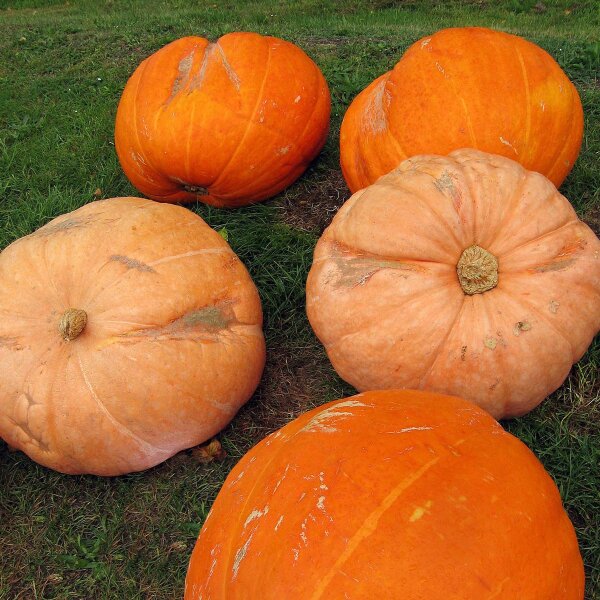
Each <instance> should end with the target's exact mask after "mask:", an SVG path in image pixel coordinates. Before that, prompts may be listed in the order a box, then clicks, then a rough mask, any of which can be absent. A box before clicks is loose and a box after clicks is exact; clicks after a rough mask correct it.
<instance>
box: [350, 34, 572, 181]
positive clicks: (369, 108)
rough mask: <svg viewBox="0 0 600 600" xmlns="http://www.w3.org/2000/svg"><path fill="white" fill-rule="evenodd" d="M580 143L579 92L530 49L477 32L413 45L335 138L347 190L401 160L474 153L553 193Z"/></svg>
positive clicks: (356, 104)
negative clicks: (550, 186) (521, 170)
mask: <svg viewBox="0 0 600 600" xmlns="http://www.w3.org/2000/svg"><path fill="white" fill-rule="evenodd" d="M582 138H583V109H582V106H581V101H580V99H579V95H578V93H577V90H576V89H575V87H574V86H573V84H572V83H571V82H570V81H569V79H568V77H567V76H566V75H565V73H564V72H563V71H562V70H561V68H560V67H559V65H558V64H557V63H556V61H555V60H554V59H553V58H552V57H551V56H550V55H549V54H548V53H547V52H545V51H544V50H542V49H541V48H539V47H538V46H536V45H535V44H533V43H531V42H528V41H527V40H524V39H523V38H520V37H518V36H515V35H510V34H507V33H503V32H501V31H493V30H491V29H486V28H482V27H460V28H450V29H443V30H441V31H438V32H437V33H435V34H433V35H432V36H429V37H426V38H423V39H421V40H419V41H417V42H416V43H415V44H413V45H412V46H411V47H410V48H409V49H408V50H407V51H406V53H405V54H404V56H403V57H402V58H401V59H400V61H399V62H398V63H397V64H396V65H395V67H394V68H393V69H392V70H391V71H389V72H388V73H385V74H384V75H382V76H381V77H379V78H377V79H376V80H375V81H374V82H373V83H371V84H370V85H369V86H368V87H367V88H366V89H365V90H363V91H362V92H361V93H360V94H359V95H358V96H357V97H356V98H355V99H354V101H353V102H352V104H351V105H350V107H349V108H348V111H347V112H346V115H345V116H344V120H343V123H342V128H341V132H340V157H341V165H342V171H343V173H344V177H345V179H346V182H347V183H348V187H349V188H350V190H351V191H352V192H356V191H357V190H359V189H361V188H363V187H366V186H367V185H370V184H372V183H374V182H375V181H376V180H377V179H378V178H379V177H380V176H382V175H384V174H385V173H387V172H389V171H391V170H392V169H394V168H396V167H397V166H398V165H399V164H400V163H401V162H402V161H403V160H404V159H406V158H409V157H411V156H415V155H419V154H442V155H445V154H448V153H449V152H451V151H453V150H457V149H460V148H476V149H478V150H482V151H485V152H490V153H493V154H499V155H502V156H506V157H507V158H510V159H513V160H516V161H518V162H520V163H521V164H523V166H524V167H525V168H527V169H529V170H532V171H537V172H539V173H542V174H543V175H545V176H546V177H548V178H549V179H550V180H551V181H552V182H553V183H554V184H555V185H556V186H557V187H558V186H559V185H560V184H561V183H562V182H563V180H564V179H565V177H566V176H567V174H568V173H569V172H570V171H571V169H572V167H573V164H574V163H575V160H576V159H577V156H578V154H579V150H580V147H581V141H582Z"/></svg>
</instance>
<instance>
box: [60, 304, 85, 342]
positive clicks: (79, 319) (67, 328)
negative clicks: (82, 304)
mask: <svg viewBox="0 0 600 600" xmlns="http://www.w3.org/2000/svg"><path fill="white" fill-rule="evenodd" d="M86 324H87V313H86V312H85V310H81V309H79V308H67V310H65V312H64V313H63V315H62V317H61V318H60V322H59V324H58V330H59V331H60V335H61V337H62V338H63V339H64V340H66V341H68V342H70V341H71V340H74V339H75V338H76V337H77V336H78V335H79V334H80V333H81V332H82V331H83V330H84V329H85V326H86Z"/></svg>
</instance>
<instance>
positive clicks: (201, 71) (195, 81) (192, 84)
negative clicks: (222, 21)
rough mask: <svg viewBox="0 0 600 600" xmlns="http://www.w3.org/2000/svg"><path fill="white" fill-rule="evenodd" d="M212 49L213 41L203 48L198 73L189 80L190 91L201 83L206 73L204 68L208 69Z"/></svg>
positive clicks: (213, 48) (213, 47)
mask: <svg viewBox="0 0 600 600" xmlns="http://www.w3.org/2000/svg"><path fill="white" fill-rule="evenodd" d="M214 51H215V44H214V43H210V44H208V46H206V48H205V49H204V56H203V57H202V63H201V65H200V69H199V70H198V74H197V75H196V76H195V77H194V78H193V79H192V81H191V82H190V91H192V90H195V89H198V88H199V87H200V86H201V85H202V82H203V81H204V77H205V75H206V69H208V61H209V60H210V59H211V58H212V55H213V53H214Z"/></svg>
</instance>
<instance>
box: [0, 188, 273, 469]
mask: <svg viewBox="0 0 600 600" xmlns="http://www.w3.org/2000/svg"><path fill="white" fill-rule="evenodd" d="M0 281H2V286H0V317H1V318H0V437H2V438H4V439H5V440H6V441H7V442H8V443H9V444H10V445H11V446H14V447H15V448H18V449H20V450H23V451H24V452H26V453H27V454H28V455H29V456H30V457H31V458H33V459H34V460H36V461H38V462H39V463H41V464H43V465H46V466H48V467H52V468H53V469H57V470H59V471H63V472H65V473H94V474H98V475H117V474H120V473H127V472H130V471H139V470H141V469H145V468H148V467H151V466H153V465H155V464H157V463H159V462H161V461H163V460H165V459H166V458H168V457H170V456H172V455H173V454H175V453H176V452H178V451H179V450H182V449H183V448H187V447H190V446H193V445H195V444H198V443H200V442H203V441H205V440H206V439H207V438H209V437H211V436H212V435H214V434H215V433H216V432H217V431H219V430H220V429H222V428H223V427H224V426H225V425H226V424H227V423H228V422H229V421H230V420H231V418H232V417H233V415H234V414H235V413H236V411H237V410H238V409H239V408H240V406H241V405H242V404H243V403H244V402H245V401H246V400H248V398H249V397H250V395H251V394H252V392H253V391H254V389H255V387H256V385H257V384H258V381H259V379H260V376H261V372H262V369H263V366H264V361H265V345H264V339H263V334H262V330H261V324H262V312H261V306H260V300H259V297H258V293H257V290H256V288H255V286H254V284H253V283H252V281H251V279H250V276H249V275H248V272H247V271H246V269H245V268H244V266H243V265H242V263H241V262H240V260H239V259H238V258H237V256H236V255H235V254H234V253H233V251H232V250H231V248H230V247H229V246H228V245H227V243H226V242H225V240H224V239H223V238H222V237H221V236H220V235H219V234H218V233H216V232H215V231H214V230H212V229H211V228H210V227H209V226H208V225H206V223H204V221H203V220H202V219H201V218H200V217H198V216H197V215H195V214H194V213H192V212H190V211H188V210H186V209H184V208H181V207H178V206H173V205H168V204H159V203H157V202H152V201H150V200H142V199H139V198H116V199H111V200H103V201H99V202H93V203H91V204H88V205H86V206H84V207H83V208H80V209H78V210H76V211H74V212H72V213H69V214H66V215H62V216H60V217H58V218H57V219H54V220H53V221H51V222H50V223H48V224H47V225H46V226H44V227H42V228H41V229H38V230H37V231H36V232H35V233H33V234H31V235H29V236H27V237H25V238H22V239H20V240H18V241H16V242H14V243H13V244H11V245H10V246H9V247H8V248H6V249H5V250H4V251H3V252H2V253H1V254H0Z"/></svg>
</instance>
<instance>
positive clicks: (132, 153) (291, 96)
mask: <svg viewBox="0 0 600 600" xmlns="http://www.w3.org/2000/svg"><path fill="white" fill-rule="evenodd" d="M330 104H331V102H330V97H329V90H328V87H327V83H326V81H325V79H324V78H323V75H322V74H321V71H320V70H319V68H318V67H317V65H316V64H315V63H314V62H313V61H312V60H311V59H310V58H309V57H308V56H307V55H306V54H305V53H304V52H303V51H302V50H301V49H300V48H298V47H297V46H295V45H294V44H291V43H289V42H286V41H283V40H280V39H277V38H274V37H263V36H261V35H258V34H256V33H230V34H227V35H224V36H223V37H222V38H220V39H219V40H218V41H217V42H215V43H209V42H208V40H205V39H204V38H201V37H185V38H182V39H179V40H177V41H175V42H172V43H171V44H168V45H167V46H165V47H164V48H161V49H160V50H159V51H158V52H156V53H155V54H153V55H152V56H150V57H149V58H147V59H146V60H145V61H144V62H142V64H141V65H140V66H139V67H138V68H137V69H136V71H135V73H134V74H133V75H132V76H131V79H129V81H128V82H127V85H126V87H125V90H124V91H123V96H122V97H121V101H120V103H119V108H118V111H117V120H116V128H115V145H116V149H117V154H118V155H119V160H120V161H121V165H122V167H123V170H124V171H125V174H126V175H127V177H129V179H130V180H131V182H132V183H133V185H134V186H135V187H136V188H138V189H139V190H140V191H141V192H142V193H143V194H145V195H147V196H148V197H150V198H153V199H155V200H160V201H163V202H192V201H194V200H200V201H202V202H206V203H207V204H212V205H214V206H223V207H236V206H243V205H246V204H250V203H252V202H258V201H260V200H264V199H265V198H269V197H271V196H274V195H275V194H277V193H278V192H280V191H281V190H283V189H284V188H285V187H287V186H288V185H290V184H291V183H292V182H293V181H294V180H295V179H297V178H298V177H299V176H300V175H301V173H302V172H303V171H304V170H305V169H306V167H307V166H308V164H309V163H310V161H312V160H313V159H314V158H315V156H316V155H317V154H318V153H319V151H320V150H321V148H322V146H323V144H324V143H325V139H326V137H327V132H328V128H329V113H330Z"/></svg>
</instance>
